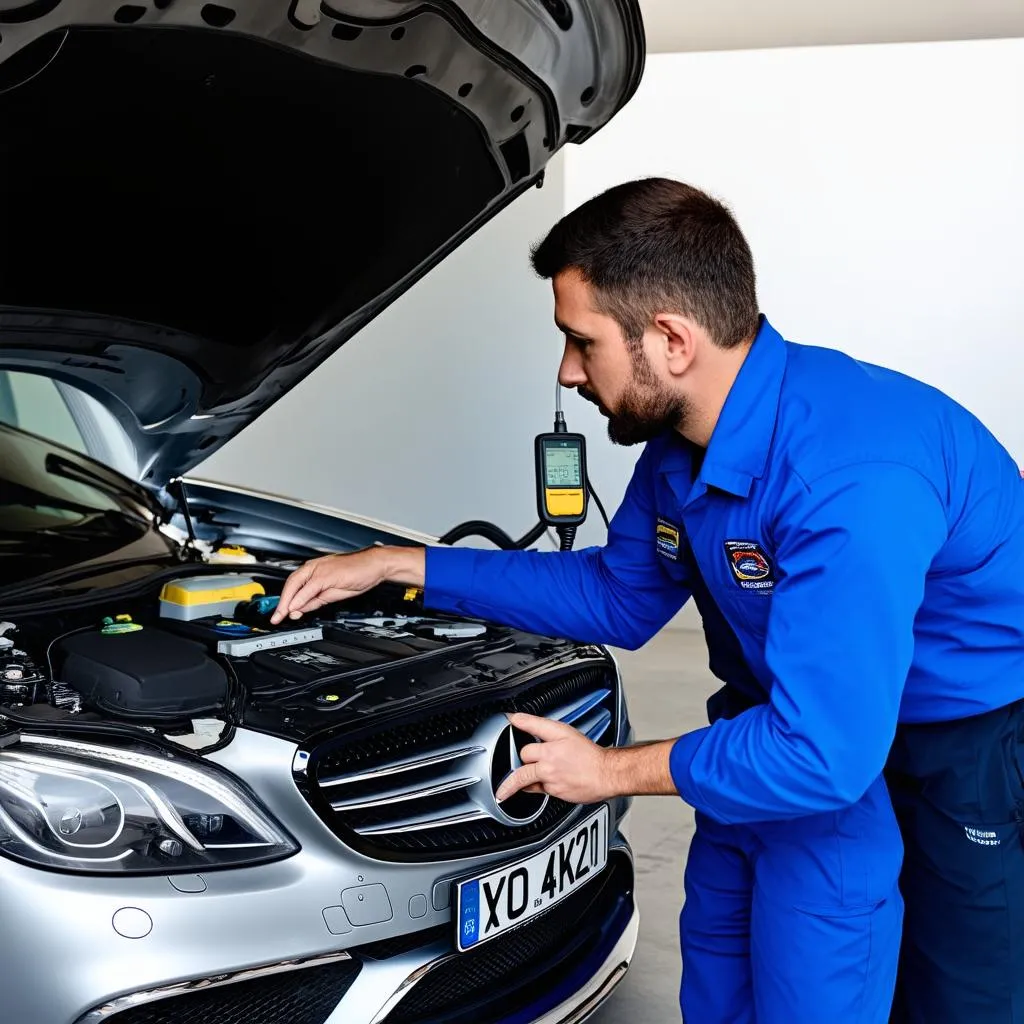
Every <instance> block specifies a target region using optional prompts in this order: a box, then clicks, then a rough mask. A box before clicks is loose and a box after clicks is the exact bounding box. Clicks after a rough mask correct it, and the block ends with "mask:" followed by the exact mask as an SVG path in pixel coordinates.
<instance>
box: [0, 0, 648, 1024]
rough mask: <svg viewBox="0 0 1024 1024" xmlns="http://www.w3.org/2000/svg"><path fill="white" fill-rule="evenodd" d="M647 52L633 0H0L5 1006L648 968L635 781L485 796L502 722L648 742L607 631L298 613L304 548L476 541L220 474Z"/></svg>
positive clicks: (554, 1013) (412, 594)
mask: <svg viewBox="0 0 1024 1024" xmlns="http://www.w3.org/2000/svg"><path fill="white" fill-rule="evenodd" d="M643 63H644V37H643V26H642V23H641V20H640V16H639V12H638V9H637V4H636V3H635V2H634V0H505V2H503V3H500V4H496V3H493V2H492V0H408V2H406V0H391V2H384V0H323V2H320V0H309V2H307V0H290V2H288V0H276V2H269V0H248V2H247V3H245V4H234V3H226V2H225V3H201V2H192V0H140V2H138V3H126V4H123V5H120V6H119V5H117V4H109V3H99V2H97V0H63V2H62V0H3V2H0V184H2V187H3V195H4V199H5V216H4V229H3V231H2V232H0V558H2V561H0V567H2V568H0V893H2V902H3V914H2V916H0V948H2V949H3V951H4V952H3V960H4V972H3V974H4V981H3V985H2V993H0V1018H2V1019H3V1020H4V1021H11V1022H15V1021H16V1022H26V1024H28V1022H31V1024H171V1022H174V1024H199V1022H202V1024H234V1022H242V1021H244V1022H246V1024H279V1022H280V1021H285V1020H287V1021H290V1022H294V1024H340V1022H342V1021H344V1022H345V1024H415V1022H424V1024H425V1022H428V1021H429V1022H437V1024H440V1022H445V1024H461V1022H469V1021H472V1022H474V1024H480V1022H485V1021H495V1022H496V1021H501V1022H506V1024H526V1022H538V1024H539V1022H544V1024H556V1022H557V1024H572V1022H578V1021H583V1020H585V1019H586V1018H587V1017H588V1016H590V1015H591V1014H592V1013H593V1012H594V1011H595V1010H596V1009H597V1008H598V1007H599V1006H600V1005H602V1004H603V1002H604V1001H605V1000H606V999H607V998H608V997H609V996H610V995H611V993H612V992H613V991H614V989H615V988H616V986H617V985H618V983H619V982H620V981H621V980H622V978H623V976H624V974H625V973H626V971H627V969H628V967H629V964H630V961H631V958H632V956H633V953H634V949H635V943H636V935H637V926H638V915H637V908H636V903H635V900H634V895H633V887H634V868H633V856H632V852H631V848H630V844H629V839H628V815H629V810H630V802H629V800H626V799H616V800H610V801H606V802H600V803H598V804H595V805H592V806H575V805H570V804H567V803H563V802H561V801H558V800H556V799H553V798H549V797H547V796H545V795H543V794H530V793H522V794H519V795H517V796H516V797H514V798H512V799H510V800H508V801H505V802H503V803H502V804H501V805H500V806H499V805H498V804H497V802H496V800H495V796H494V793H495V788H496V786H497V785H498V784H499V783H500V782H501V780H502V779H503V778H505V777H506V776H507V774H508V772H509V771H511V770H512V769H513V768H514V767H515V766H516V764H517V763H518V761H519V756H520V753H519V752H520V750H521V748H522V746H523V744H524V743H525V742H528V741H529V737H527V736H525V735H524V734H523V733H521V732H519V731H517V730H515V729H513V728H512V727H511V726H510V725H509V722H508V718H507V713H508V712H510V711H513V710H524V711H530V712H532V713H534V714H538V715H545V716H548V717H551V718H555V719H559V720H561V721H564V722H568V723H571V724H573V725H574V726H576V727H577V728H579V729H580V730H581V731H583V732H585V733H586V734H587V735H589V736H590V737H592V738H593V739H594V740H595V741H596V742H598V743H600V744H603V745H605V746H610V745H616V744H622V743H626V742H629V740H630V738H631V735H632V731H631V727H630V723H629V715H628V708H627V704H626V701H625V697H624V694H623V687H622V680H621V675H620V672H619V670H618V668H617V666H616V662H615V659H614V656H613V652H611V651H609V650H608V649H607V648H605V647H602V646H600V645H594V644H591V643H579V642H575V641H573V640H572V639H567V638H560V637H546V636H536V635H532V634H527V633H523V632H521V631H518V630H516V629H512V628H509V627H507V626H505V625H502V624H500V623H496V622H490V621H482V620H476V619H465V618H460V617H458V616H450V615H438V614H434V613H433V612H432V611H431V609H430V607H429V605H428V604H426V603H425V601H424V594H423V593H422V592H421V591H420V590H418V589H417V588H401V587H388V586H381V587H378V588H375V589H374V590H372V591H370V592H369V593H367V594H365V595H363V596H362V597H360V598H357V599H353V600H351V601H345V602H339V603H338V604H335V605H330V606H327V607H325V608H323V609H320V610H319V611H318V612H317V613H316V614H315V615H314V616H312V617H305V618H303V619H302V620H301V621H300V622H287V623H284V624H282V625H280V626H273V625H271V623H270V619H269V613H270V612H271V611H272V609H273V607H274V602H275V600H276V595H278V594H279V593H280V590H281V587H282V586H283V582H284V580H285V579H286V578H287V576H288V574H289V572H290V571H291V570H293V569H294V568H295V567H296V566H297V565H299V564H301V563H302V562H303V561H305V560H306V559H308V558H311V557H315V556H317V555H320V554H323V553H325V552H331V551H347V550H356V549H360V548H364V547H366V546H368V545H372V544H378V543H387V544H401V545H419V546H423V545H430V544H439V543H444V542H450V538H449V539H448V541H446V540H445V538H437V537H433V536H428V535H425V534H421V533H417V532H415V531H413V530H409V529H403V528H399V527H397V526H391V525H389V524H385V523H380V522H377V521H374V520H372V519H367V518H365V517H360V516H358V515H355V514H351V513H344V512H340V511H337V510H334V509H329V508H323V507H319V506H314V505H311V504H308V503H305V502H303V501H302V500H298V499H291V498H285V497H279V496H275V495H269V494H264V493H259V492H255V491H251V490H246V489H244V488H240V487H235V486H226V485H223V484H219V483H218V482H216V481H211V480H204V479H202V478H201V476H200V475H199V474H197V473H196V472H195V470H196V469H197V467H199V466H200V464H201V463H202V462H203V460H204V459H205V458H206V457H207V456H209V455H210V454H211V453H213V452H214V451H216V450H217V449H218V448H219V447H220V446H221V445H222V444H224V443H225V442H226V441H227V440H228V439H229V438H231V437H233V436H235V435H236V434H237V433H238V432H239V431H240V430H242V429H244V428H245V426H246V425H247V424H249V423H250V422H252V420H254V419H255V418H256V417H257V416H258V415H260V414H261V413H262V412H264V411H265V410H266V409H267V408H269V407H270V406H271V405H272V404H273V403H274V401H276V400H277V399H278V398H279V397H280V396H281V395H282V394H284V393H285V392H286V391H287V390H288V389H289V388H290V387H291V386H293V385H294V384H296V383H297V382H298V381H300V380H301V379H303V378H304V377H305V376H306V375H308V374H309V373H311V372H313V371H314V370H315V368H316V367H317V366H318V365H319V364H320V363H321V362H322V361H323V360H324V359H326V358H327V356H328V355H330V354H331V353H333V352H334V351H335V350H337V349H338V348H339V347H340V346H341V345H342V344H344V343H345V342H346V341H347V340H348V339H349V338H351V337H352V336H354V335H355V334H356V333H357V332H358V331H359V330H360V329H361V328H362V327H363V326H365V325H366V324H367V323H368V322H370V321H371V320H372V319H373V318H374V317H375V316H376V315H377V314H379V312H380V311H381V310H382V309H383V308H384V307H385V306H387V305H388V304H389V303H390V302H392V301H393V300H394V299H395V298H396V297H397V296H399V295H400V294H402V293H403V292H404V291H406V290H407V289H408V288H409V287H410V286H411V285H412V283H413V282H415V281H416V280H418V279H419V278H420V277H422V276H423V275H424V274H425V273H426V272H427V271H428V270H429V269H430V268H431V267H432V266H434V265H436V264H437V263H438V262H439V261H440V260H441V259H443V258H444V257H445V256H446V255H447V254H448V253H449V252H451V251H452V250H453V249H454V248H456V247H457V246H458V245H460V244H461V243H462V242H463V241H464V240H465V239H466V238H467V237H469V236H470V235H471V234H472V233H473V232H474V231H475V230H477V229H478V228H479V227H480V226H481V225H482V224H484V223H486V222H487V221H488V220H490V219H491V218H492V217H494V216H497V215H499V214H501V212H502V211H503V210H505V209H506V207H508V205H509V204H510V203H512V202H514V201H515V199H516V197H518V196H520V195H522V194H523V193H524V192H525V191H526V190H528V189H530V188H533V187H535V186H537V185H538V184H540V183H541V182H542V179H543V174H544V169H545V167H546V165H547V163H548V161H549V160H550V159H551V157H552V156H553V155H554V154H555V153H557V152H558V151H559V150H560V149H562V148H563V147H564V146H566V145H567V144H570V143H572V144H580V143H583V142H585V140H586V139H587V138H588V137H589V136H590V135H592V134H593V133H594V132H596V131H598V130H600V128H602V127H603V126H604V125H605V124H606V123H607V122H608V121H609V120H610V119H611V118H612V117H613V116H614V115H615V114H616V112H617V111H618V110H619V109H620V108H621V107H622V106H623V105H624V104H625V103H626V102H627V101H628V100H629V98H630V96H631V95H632V94H633V92H634V90H635V89H636V86H637V84H638V81H639V78H640V76H641V74H642V71H643ZM504 215H506V216H507V215H509V214H504ZM491 535H492V536H494V535H497V536H499V537H500V536H503V535H502V534H500V532H499V533H497V534H496V533H495V532H494V531H491ZM460 536H461V535H460ZM534 537H536V533H534Z"/></svg>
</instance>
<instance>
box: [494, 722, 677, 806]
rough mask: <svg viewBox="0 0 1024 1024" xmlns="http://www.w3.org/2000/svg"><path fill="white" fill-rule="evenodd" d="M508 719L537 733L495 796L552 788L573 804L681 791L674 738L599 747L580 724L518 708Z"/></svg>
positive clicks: (553, 793) (551, 792)
mask: <svg viewBox="0 0 1024 1024" xmlns="http://www.w3.org/2000/svg"><path fill="white" fill-rule="evenodd" d="M508 720H509V722H510V723H511V724H512V725H514V726H515V727H516V728H517V729H522V730H523V732H526V733H529V734H530V735H531V736H535V737H536V738H537V739H538V740H539V741H540V742H538V743H528V744H527V745H526V746H525V747H523V749H522V750H521V751H520V754H521V756H522V759H523V766H522V768H518V769H516V771H514V772H513V773H512V774H511V775H510V776H509V777H508V778H507V779H505V781H504V782H502V784H501V785H500V786H499V787H498V790H497V792H496V793H495V796H496V797H497V799H498V800H507V799H508V798H509V797H510V796H512V795H513V794H514V793H518V792H519V791H521V790H522V791H524V792H527V793H547V794H548V796H553V797H557V798H558V799H559V800H565V801H566V802H567V803H571V804H590V803H596V802H597V801H599V800H608V799H610V798H611V797H616V796H678V795H679V793H678V791H677V790H676V787H675V783H674V782H673V781H672V773H671V771H670V770H669V755H670V753H671V751H672V747H673V745H674V744H675V740H657V741H655V742H652V743H639V744H636V745H635V746H630V747H600V746H598V745H597V744H596V743H594V742H593V741H592V740H589V739H587V737H586V736H584V735H583V733H581V732H580V731H579V730H578V729H574V728H573V727H572V726H571V725H566V724H565V723H564V722H552V721H551V720H550V719H549V718H538V717H536V716H535V715H523V714H514V715H509V716H508Z"/></svg>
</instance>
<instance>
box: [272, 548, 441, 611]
mask: <svg viewBox="0 0 1024 1024" xmlns="http://www.w3.org/2000/svg"><path fill="white" fill-rule="evenodd" d="M425 566H426V554H425V552H424V551H423V550H422V549H420V548H386V547H380V548H367V549H366V550H365V551H356V552H354V553H353V554H350V555H325V556H324V557H323V558H314V559H312V561H309V562H306V563H305V564H304V565H300V566H299V568H298V569H296V570H295V571H294V572H293V573H292V574H291V576H289V577H288V579H287V580H286V581H285V585H284V589H283V590H282V591H281V597H280V600H279V601H278V603H277V608H276V609H275V610H274V614H273V615H272V616H271V617H270V621H271V622H272V623H274V624H276V623H278V622H281V621H283V620H284V619H285V618H288V617H290V618H293V619H297V618H299V617H300V616H302V615H304V614H305V613H306V612H312V611H316V609H317V608H322V607H323V606H324V605H325V604H332V603H334V602H335V601H344V600H346V599H347V598H350V597H356V596H357V595H359V594H362V593H364V592H365V591H367V590H371V589H372V588H373V587H375V586H377V585H378V584H380V583H383V582H384V581H385V580H393V581H394V582H396V583H406V584H408V585H409V586H417V587H422V586H423V577H424V575H425Z"/></svg>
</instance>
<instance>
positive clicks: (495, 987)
mask: <svg viewBox="0 0 1024 1024" xmlns="http://www.w3.org/2000/svg"><path fill="white" fill-rule="evenodd" d="M632 886H633V869H632V866H631V864H630V862H629V860H628V858H627V857H626V856H625V855H622V854H614V853H613V854H612V856H611V858H610V859H609V862H608V867H607V869H606V870H605V872H604V873H603V875H602V876H601V878H600V879H599V880H598V879H595V880H594V881H593V882H591V883H590V884H589V885H585V886H584V887H583V888H582V889H580V890H578V891H577V892H575V893H573V894H572V896H569V897H568V898H566V899H565V900H563V901H562V902H561V903H560V904H558V905H557V906H556V907H554V908H552V909H551V910H550V911H548V912H547V913H546V914H542V915H541V916H540V917H538V918H536V919H535V920H533V921H530V922H528V923H527V924H525V925H522V926H521V927H520V928H517V929H515V930H514V931H511V932H509V933H508V934H506V935H503V936H501V937H499V938H497V939H492V940H491V941H490V942H487V943H484V945H482V946H480V947H479V948H477V949H473V950H470V951H469V952H468V953H460V954H457V955H455V956H453V957H452V958H451V959H449V960H447V961H445V962H444V963H442V964H441V965H440V966H439V967H436V968H435V969H434V970H433V971H431V972H430V973H429V974H427V976H426V977H425V978H424V979H423V980H422V981H420V982H419V983H418V984H417V985H416V986H415V987H414V988H413V989H412V990H411V991H410V992H409V994H408V995H407V996H406V997H405V998H404V999H403V1000H402V1001H401V1002H400V1003H399V1004H398V1006H396V1007H395V1009H394V1010H392V1012H391V1013H389V1014H388V1016H387V1017H386V1018H385V1024H428V1022H429V1024H476V1022H479V1021H484V1020H498V1019H503V1018H505V1017H508V1016H510V1015H512V1014H514V1013H516V1012H518V1011H520V1010H522V1009H523V1008H524V1007H525V1006H526V1005H529V1004H530V1003H531V1002H533V1001H536V1000H537V999H538V997H539V995H540V994H542V993H544V992H550V990H551V989H552V988H554V987H555V986H556V985H557V984H558V983H559V982H564V981H566V980H567V979H568V978H569V976H570V974H571V973H572V971H573V970H574V969H576V968H578V967H579V966H580V965H581V964H582V963H584V961H586V960H587V959H588V958H589V957H591V956H593V955H594V954H595V953H596V952H597V951H598V950H599V949H600V948H601V946H602V944H608V945H610V944H611V943H613V942H614V941H615V940H616V939H617V938H618V936H619V934H621V930H622V927H624V925H625V922H626V921H628V919H629V915H630V914H631V913H632V907H633V901H632ZM604 955H607V953H605V954H604Z"/></svg>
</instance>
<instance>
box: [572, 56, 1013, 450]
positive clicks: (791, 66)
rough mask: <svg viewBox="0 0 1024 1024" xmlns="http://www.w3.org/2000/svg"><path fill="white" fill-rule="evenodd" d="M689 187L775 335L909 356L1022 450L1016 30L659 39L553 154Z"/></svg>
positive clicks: (581, 178)
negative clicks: (753, 47) (731, 46)
mask: <svg viewBox="0 0 1024 1024" xmlns="http://www.w3.org/2000/svg"><path fill="white" fill-rule="evenodd" d="M647 175H667V176H670V177H676V178H680V179H682V180H685V181H688V182H691V183H692V184H695V185H697V186H699V187H702V188H705V189H707V190H709V191H711V192H712V193H714V194H715V195H717V196H718V197H719V198H721V199H723V200H725V201H726V202H727V203H728V204H729V205H730V207H731V208H732V209H733V211H734V212H735V214H736V215H737V217H738V219H739V221H740V224H741V226H742V227H743V229H744V231H745V233H746V235H747V237H748V239H749V240H750V243H751V246H752V248H753V250H754V255H755V259H756V261H757V266H758V273H759V280H760V285H759V292H760V299H761V308H762V309H763V310H764V311H765V313H766V314H767V315H768V317H769V319H770V320H772V322H773V323H774V325H775V326H776V327H777V328H778V329H779V330H780V331H782V333H783V334H784V335H786V336H787V337H790V338H791V339H793V340H794V341H804V342H809V343H814V344H823V345H830V346H834V347H837V348H841V349H844V350H846V351H848V352H850V353H852V354H853V355H855V356H857V357H858V358H862V359H866V360H870V361H872V362H877V363H881V364H883V365H887V366H891V367H893V368H895V369H898V370H903V371H904V372H907V373H911V374H913V375H915V376H917V377H920V378H922V379H924V380H926V381H927V382H929V383H931V384H934V385H936V386H937V387H939V388H942V389H943V390H944V391H946V392H947V393H949V394H951V395H952V396H953V397H955V398H956V399H957V400H958V401H960V402H962V403H963V404H964V405H966V406H968V407H969V408H970V409H971V410H972V411H974V412H975V413H977V414H978V415H979V416H981V418H982V419H983V420H984V421H985V422H986V423H987V424H988V426H989V427H990V428H991V429H992V430H993V431H994V432H995V433H996V434H997V436H998V437H999V438H1000V439H1001V440H1002V442H1003V443H1004V444H1005V445H1006V446H1007V447H1008V448H1009V449H1010V451H1011V452H1012V454H1013V455H1014V456H1015V457H1016V458H1017V459H1018V460H1019V461H1020V462H1021V463H1022V464H1024V406H1022V402H1021V390H1022V385H1024V258H1022V255H1021V254H1022V250H1024V39H1013V40H999V41H984V42H957V43H928V44H901V45H888V46H855V47H831V48H816V49H790V50H766V51H745V52H730V53H694V54H660V55H657V56H654V57H652V58H650V60H649V61H648V65H647V71H646V75H645V78H644V81H643V82H642V83H641V86H640V90H639V92H638V93H637V95H636V97H635V98H634V99H633V101H632V102H631V104H630V105H629V106H628V107H627V108H626V109H625V110H624V111H623V113H622V114H621V115H620V116H619V117H618V118H617V119H616V120H615V121H613V122H612V124H610V125H609V126H608V127H607V128H605V129H604V130H603V131H602V132H601V133H599V134H598V135H597V136H596V137H595V138H594V139H593V140H592V141H591V142H589V143H588V144H587V145H586V146H584V147H582V148H581V150H580V151H579V152H578V153H572V154H571V155H570V157H569V159H568V160H567V163H566V199H567V203H568V206H569V207H574V206H577V205H578V204H579V203H581V202H583V201H584V200H586V199H587V198H589V197H590V196H592V195H594V194H595V193H597V192H599V191H601V190H603V189H604V188H606V187H608V186H610V185H612V184H614V183H616V182H619V181H622V180H626V179H630V178H636V177H642V176H647Z"/></svg>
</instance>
